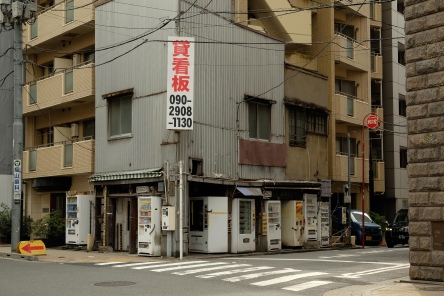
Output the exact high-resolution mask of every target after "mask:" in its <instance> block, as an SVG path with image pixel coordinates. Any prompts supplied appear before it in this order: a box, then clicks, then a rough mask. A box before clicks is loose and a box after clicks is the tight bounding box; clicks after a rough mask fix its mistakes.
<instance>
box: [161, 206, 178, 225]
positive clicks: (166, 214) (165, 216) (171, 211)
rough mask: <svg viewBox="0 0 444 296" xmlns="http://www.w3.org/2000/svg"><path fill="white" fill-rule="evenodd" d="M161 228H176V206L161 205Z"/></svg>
mask: <svg viewBox="0 0 444 296" xmlns="http://www.w3.org/2000/svg"><path fill="white" fill-rule="evenodd" d="M162 230H166V231H173V230H176V207H162Z"/></svg>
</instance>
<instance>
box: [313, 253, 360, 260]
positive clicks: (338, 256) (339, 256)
mask: <svg viewBox="0 0 444 296" xmlns="http://www.w3.org/2000/svg"><path fill="white" fill-rule="evenodd" d="M357 256H359V255H355V254H349V255H336V256H328V257H322V256H319V257H318V258H321V259H330V258H346V257H357Z"/></svg>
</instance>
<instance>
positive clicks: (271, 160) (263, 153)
mask: <svg viewBox="0 0 444 296" xmlns="http://www.w3.org/2000/svg"><path fill="white" fill-rule="evenodd" d="M239 163H240V164H248V165H263V166H277V167H286V166H287V147H286V145H285V144H274V143H268V142H259V141H247V140H240V141H239Z"/></svg>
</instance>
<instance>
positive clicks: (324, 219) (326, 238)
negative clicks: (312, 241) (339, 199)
mask: <svg viewBox="0 0 444 296" xmlns="http://www.w3.org/2000/svg"><path fill="white" fill-rule="evenodd" d="M329 213H330V204H329V203H328V202H320V203H319V219H320V221H319V222H320V223H318V226H319V228H318V240H319V241H320V242H321V247H327V246H329V245H330V215H329Z"/></svg>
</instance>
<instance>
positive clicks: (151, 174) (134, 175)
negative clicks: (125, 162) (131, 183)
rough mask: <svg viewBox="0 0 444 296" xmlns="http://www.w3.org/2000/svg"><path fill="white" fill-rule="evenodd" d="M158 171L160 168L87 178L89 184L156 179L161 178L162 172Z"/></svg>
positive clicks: (96, 175)
mask: <svg viewBox="0 0 444 296" xmlns="http://www.w3.org/2000/svg"><path fill="white" fill-rule="evenodd" d="M160 170H161V168H158V169H151V170H140V171H125V172H112V173H103V174H95V175H93V176H91V177H90V178H89V181H90V182H100V181H117V180H130V179H146V178H156V177H162V176H163V172H161V171H160Z"/></svg>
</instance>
